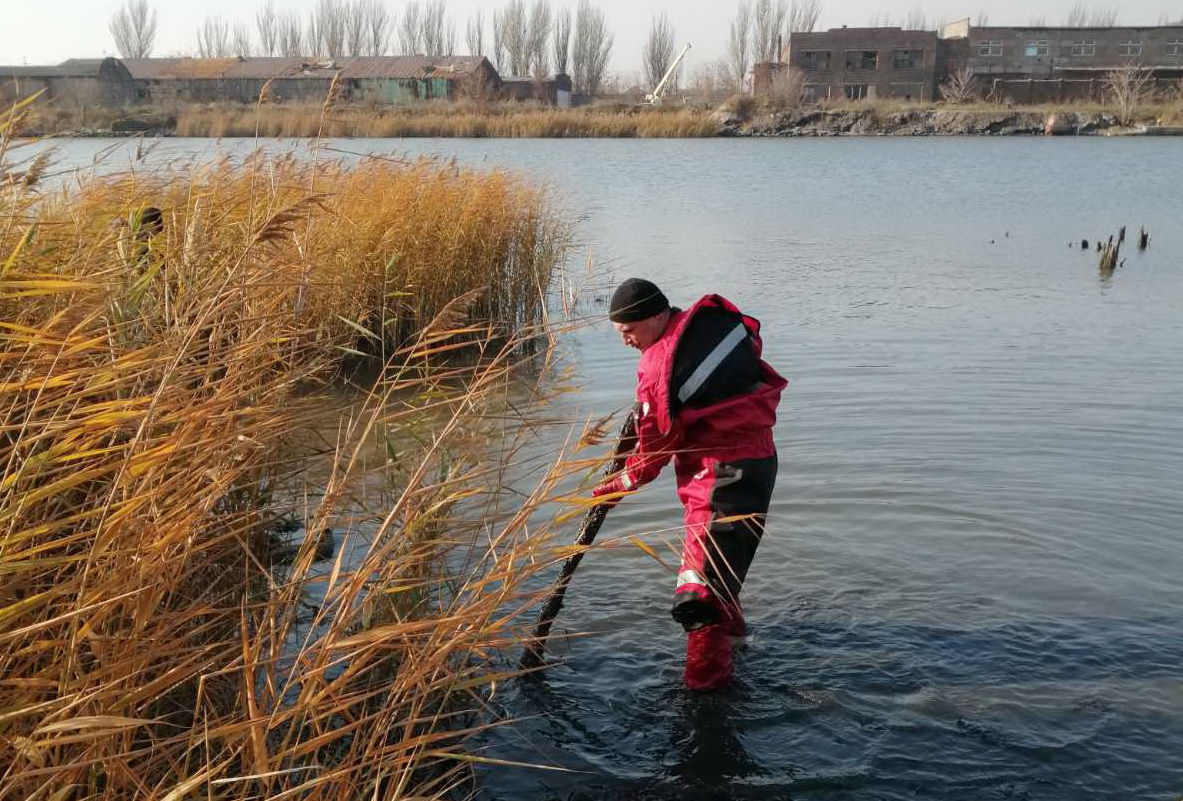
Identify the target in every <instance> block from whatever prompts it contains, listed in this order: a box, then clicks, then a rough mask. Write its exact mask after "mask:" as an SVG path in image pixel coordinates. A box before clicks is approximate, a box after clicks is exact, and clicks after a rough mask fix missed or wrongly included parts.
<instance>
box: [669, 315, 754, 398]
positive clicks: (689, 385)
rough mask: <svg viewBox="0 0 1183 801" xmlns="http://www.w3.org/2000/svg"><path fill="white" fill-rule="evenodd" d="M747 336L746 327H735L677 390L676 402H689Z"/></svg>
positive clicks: (740, 325)
mask: <svg viewBox="0 0 1183 801" xmlns="http://www.w3.org/2000/svg"><path fill="white" fill-rule="evenodd" d="M747 335H748V327H747V326H746V325H744V324H743V323H740V324H739V325H737V326H736V327H735V330H734V331H732V332H731V333H730V334H728V335H727V336H725V337H724V338H723V341H722V342H720V343H719V344H718V345H716V346H715V349H714V350H712V351H711V352H710V353H708V354H707V357H706V358H705V359H703V360H702V364H700V365H698V367H697V368H695V370H694V372H693V373H691V374H690V377H689V378H687V379H686V383H685V384H683V385H682V388H681V389H679V390H678V400H680V401H681V402H682V403H685V402H686V401H687V400H689V399H690V398H691V397H692V396H693V395H694V393H695V392H698V390H699V388H700V387H702V385H703V384H704V383H705V382H706V380H707V379H708V378H710V377H711V373H713V372H715V370H717V369H718V367H719V365H720V364H722V363H723V360H724V359H726V358H727V355H728V354H729V353H731V351H733V350H735V346H736V345H738V344H739V343H740V342H743V340H744V337H746V336H747Z"/></svg>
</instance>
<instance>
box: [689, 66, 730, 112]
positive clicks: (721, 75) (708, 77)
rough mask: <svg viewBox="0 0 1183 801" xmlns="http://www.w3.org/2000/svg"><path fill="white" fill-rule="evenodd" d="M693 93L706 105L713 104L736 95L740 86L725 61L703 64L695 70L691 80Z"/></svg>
mask: <svg viewBox="0 0 1183 801" xmlns="http://www.w3.org/2000/svg"><path fill="white" fill-rule="evenodd" d="M690 88H691V91H692V92H694V94H695V95H696V96H697V97H698V99H699V100H701V101H702V102H704V103H713V102H715V101H718V100H720V99H722V98H725V97H728V96H730V95H733V94H735V92H736V91H738V89H739V84H737V83H736V82H735V76H734V75H733V74H732V72H731V65H730V64H728V63H727V61H726V60H725V59H718V60H716V61H710V62H707V63H706V64H703V65H701V66H699V67H698V68H696V69H695V70H694V74H693V75H692V76H691V78H690Z"/></svg>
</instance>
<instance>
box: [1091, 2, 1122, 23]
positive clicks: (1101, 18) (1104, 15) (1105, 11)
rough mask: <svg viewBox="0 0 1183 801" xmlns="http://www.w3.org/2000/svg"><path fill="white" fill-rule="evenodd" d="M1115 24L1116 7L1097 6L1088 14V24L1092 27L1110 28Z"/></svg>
mask: <svg viewBox="0 0 1183 801" xmlns="http://www.w3.org/2000/svg"><path fill="white" fill-rule="evenodd" d="M1116 24H1117V9H1116V8H1114V7H1112V6H1110V7H1108V8H1098V9H1095V10H1094V11H1093V13H1092V14H1090V15H1089V26H1090V27H1093V28H1112V27H1113V26H1114V25H1116Z"/></svg>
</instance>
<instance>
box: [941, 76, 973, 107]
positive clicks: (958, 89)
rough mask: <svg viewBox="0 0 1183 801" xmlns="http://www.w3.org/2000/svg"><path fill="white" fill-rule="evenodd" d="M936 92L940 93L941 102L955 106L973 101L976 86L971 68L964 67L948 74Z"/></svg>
mask: <svg viewBox="0 0 1183 801" xmlns="http://www.w3.org/2000/svg"><path fill="white" fill-rule="evenodd" d="M937 91H938V92H940V95H941V100H944V101H945V102H946V103H952V104H953V105H955V106H959V105H962V104H964V103H968V102H970V101H971V100H974V99H975V98H977V85H976V83H975V82H974V70H973V67H965V68H963V69H960V70H957V71H956V72H954V73H952V74H950V75H949V77H948V79H946V80H945V82H944V83H943V84H941V85H940V87H939V88H938V90H937Z"/></svg>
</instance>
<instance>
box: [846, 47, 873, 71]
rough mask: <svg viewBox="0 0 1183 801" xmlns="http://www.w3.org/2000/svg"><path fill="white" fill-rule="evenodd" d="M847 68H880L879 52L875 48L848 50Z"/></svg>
mask: <svg viewBox="0 0 1183 801" xmlns="http://www.w3.org/2000/svg"><path fill="white" fill-rule="evenodd" d="M846 69H848V70H875V69H879V53H878V52H877V51H875V50H847V51H846Z"/></svg>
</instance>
